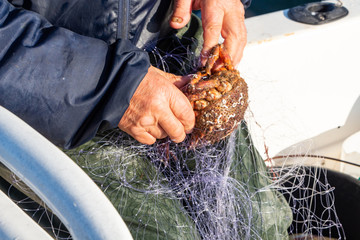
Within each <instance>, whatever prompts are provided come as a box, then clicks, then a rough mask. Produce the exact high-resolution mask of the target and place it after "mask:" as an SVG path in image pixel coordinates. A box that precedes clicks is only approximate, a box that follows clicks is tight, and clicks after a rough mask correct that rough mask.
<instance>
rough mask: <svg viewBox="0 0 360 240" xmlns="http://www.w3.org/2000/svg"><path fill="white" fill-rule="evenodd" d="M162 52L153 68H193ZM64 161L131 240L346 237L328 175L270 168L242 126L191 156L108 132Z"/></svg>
mask: <svg viewBox="0 0 360 240" xmlns="http://www.w3.org/2000/svg"><path fill="white" fill-rule="evenodd" d="M175 50H177V49H174V51H175ZM180 50H181V51H183V49H180ZM161 51H162V50H160V49H157V48H155V49H154V57H153V58H154V59H155V61H154V62H155V63H156V64H155V65H157V66H158V67H162V68H163V69H165V70H168V69H169V68H172V67H173V66H175V67H179V65H181V67H184V65H185V67H184V68H186V69H189V68H194V66H196V62H194V61H188V62H186V63H184V61H183V60H184V58H187V59H189V56H194V54H193V52H191V51H192V50H191V49H186V51H185V52H186V54H184V55H183V56H181V55H180V56H179V55H178V54H177V53H175V52H174V53H172V52H167V53H166V54H164V52H161ZM160 52H161V54H159V53H160ZM160 56H161V57H160ZM167 58H171V59H173V60H175V61H168V59H167ZM194 59H195V58H194ZM174 62H175V63H174ZM176 63H178V64H179V65H177V64H176ZM169 64H173V65H172V66H170V65H169ZM252 117H253V116H252ZM254 117H256V116H254ZM269 147H271V146H269ZM66 153H67V154H68V155H69V156H70V157H71V158H72V159H73V160H74V161H75V162H76V163H77V164H78V165H79V166H80V167H81V168H82V169H83V170H84V171H85V172H86V173H87V174H88V175H89V176H90V177H91V178H92V179H93V180H94V181H95V182H96V183H97V185H98V186H99V187H100V188H101V189H102V191H103V192H104V193H105V194H106V196H107V197H108V198H109V199H110V201H111V202H112V203H113V205H114V206H115V208H116V209H117V210H118V212H119V213H120V215H121V216H122V218H123V219H124V221H125V222H126V224H127V226H128V227H129V229H130V232H131V234H132V236H133V238H134V239H209V240H210V239H214V240H215V239H224V240H227V239H229V240H230V239H234V240H235V239H251V240H252V239H271V240H273V239H288V238H289V236H291V238H292V239H326V237H328V238H334V239H345V231H344V229H343V226H342V224H341V222H340V220H339V217H338V214H337V211H336V206H335V205H336V204H335V203H336V199H335V197H334V187H332V184H331V183H329V182H328V180H327V170H325V169H321V168H314V167H308V166H306V164H304V163H305V162H304V161H305V159H306V157H303V158H299V161H297V162H294V161H291V164H287V161H282V165H280V166H277V167H275V166H272V164H271V163H273V162H274V161H275V160H274V161H272V160H270V159H263V158H261V156H260V154H259V153H258V152H257V150H256V149H255V147H254V145H253V143H252V140H251V136H250V135H249V131H248V129H247V125H246V122H243V123H242V124H241V125H239V127H238V129H237V130H236V131H235V132H234V133H233V134H232V135H231V136H230V137H228V138H227V139H225V140H222V141H220V142H219V143H216V144H214V145H210V146H206V147H199V148H196V149H190V148H189V144H188V139H186V140H185V141H184V142H183V143H179V144H174V143H172V142H171V141H169V140H167V139H165V140H160V141H157V142H156V143H155V144H153V145H151V146H148V145H143V144H140V143H138V142H137V141H136V140H134V139H133V138H131V137H130V136H128V135H127V134H125V133H123V132H121V131H120V130H118V129H114V130H111V131H107V132H104V133H101V134H99V135H98V136H96V137H95V138H94V139H93V140H91V141H90V142H88V143H86V144H84V145H82V146H80V147H78V148H76V149H73V150H69V151H66ZM285 159H286V158H285ZM301 159H302V160H301ZM283 160H284V159H283ZM265 161H267V162H268V163H269V164H267V166H266V165H265ZM0 172H1V176H2V177H3V178H4V179H6V180H7V181H5V180H4V179H1V183H2V184H1V186H2V190H3V191H4V192H6V193H7V194H8V196H9V197H10V198H12V199H13V200H14V201H15V202H16V203H17V204H18V205H19V206H20V207H21V208H22V209H23V210H24V211H25V212H27V213H28V214H29V215H30V216H31V217H32V218H33V219H34V220H35V221H37V222H39V224H40V225H42V226H43V227H44V228H45V229H46V230H47V231H48V232H49V233H50V234H51V235H52V236H53V237H54V238H56V239H72V238H71V236H70V234H69V233H68V231H67V229H66V227H65V226H64V225H63V224H62V223H61V221H59V220H58V218H57V217H56V216H55V215H54V214H52V212H51V210H50V209H48V208H47V207H46V206H44V205H43V203H42V201H41V200H40V199H38V198H37V197H36V195H34V194H33V193H32V191H31V190H29V188H28V187H26V186H24V185H23V183H22V182H21V181H19V179H18V178H17V177H16V176H14V174H12V173H10V172H8V171H7V170H6V169H5V168H3V167H2V168H1V171H0ZM19 190H20V191H19ZM100 207H101V206H100ZM110 221H111V220H110Z"/></svg>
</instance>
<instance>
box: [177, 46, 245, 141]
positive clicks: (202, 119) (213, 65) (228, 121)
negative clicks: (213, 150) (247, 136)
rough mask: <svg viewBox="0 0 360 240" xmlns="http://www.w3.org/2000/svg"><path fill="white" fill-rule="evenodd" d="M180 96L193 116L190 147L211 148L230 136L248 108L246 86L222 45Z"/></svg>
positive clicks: (217, 47) (213, 51)
mask: <svg viewBox="0 0 360 240" xmlns="http://www.w3.org/2000/svg"><path fill="white" fill-rule="evenodd" d="M219 64H220V65H219ZM219 66H221V67H220V68H219ZM183 92H184V94H185V95H186V96H187V98H188V99H189V101H190V103H191V105H192V107H193V109H194V112H195V119H196V120H195V127H194V130H193V132H192V134H191V137H190V146H191V147H197V146H201V145H208V144H214V143H216V142H218V141H219V140H221V139H223V138H225V137H227V136H228V135H230V133H231V132H232V131H233V130H234V129H235V128H236V127H237V125H238V124H239V123H240V122H241V120H242V119H243V118H244V112H245V110H246V108H247V106H248V93H247V84H246V82H245V81H244V79H242V78H241V77H240V73H239V71H237V70H236V69H234V67H233V65H232V62H231V59H230V56H229V55H228V53H227V52H226V50H225V48H224V46H223V45H222V44H218V45H216V46H215V47H214V48H213V49H212V50H211V53H210V55H209V57H208V59H207V62H206V64H205V66H204V67H203V68H200V69H199V70H198V72H197V73H196V74H194V76H193V78H192V79H191V80H190V82H189V83H188V84H187V85H186V86H185V88H184V90H183Z"/></svg>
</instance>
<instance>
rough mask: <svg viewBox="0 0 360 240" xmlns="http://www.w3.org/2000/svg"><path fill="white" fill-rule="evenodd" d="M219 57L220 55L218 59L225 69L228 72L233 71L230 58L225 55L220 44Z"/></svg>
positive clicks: (225, 52) (224, 50)
mask: <svg viewBox="0 0 360 240" xmlns="http://www.w3.org/2000/svg"><path fill="white" fill-rule="evenodd" d="M219 55H220V59H221V60H222V61H223V63H224V66H225V68H226V69H228V70H233V69H234V67H233V65H232V63H231V58H230V56H229V54H228V53H227V51H226V49H225V47H224V46H223V45H222V44H221V45H220V53H219Z"/></svg>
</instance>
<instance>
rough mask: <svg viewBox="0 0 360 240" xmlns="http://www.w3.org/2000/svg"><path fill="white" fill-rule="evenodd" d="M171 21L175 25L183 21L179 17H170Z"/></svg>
mask: <svg viewBox="0 0 360 240" xmlns="http://www.w3.org/2000/svg"><path fill="white" fill-rule="evenodd" d="M171 21H172V22H176V23H182V21H183V19H182V18H181V17H172V18H171Z"/></svg>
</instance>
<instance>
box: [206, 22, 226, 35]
mask: <svg viewBox="0 0 360 240" xmlns="http://www.w3.org/2000/svg"><path fill="white" fill-rule="evenodd" d="M221 28H222V25H221V24H217V23H209V24H206V26H204V31H206V32H209V33H210V34H217V33H219V32H220V31H221Z"/></svg>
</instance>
